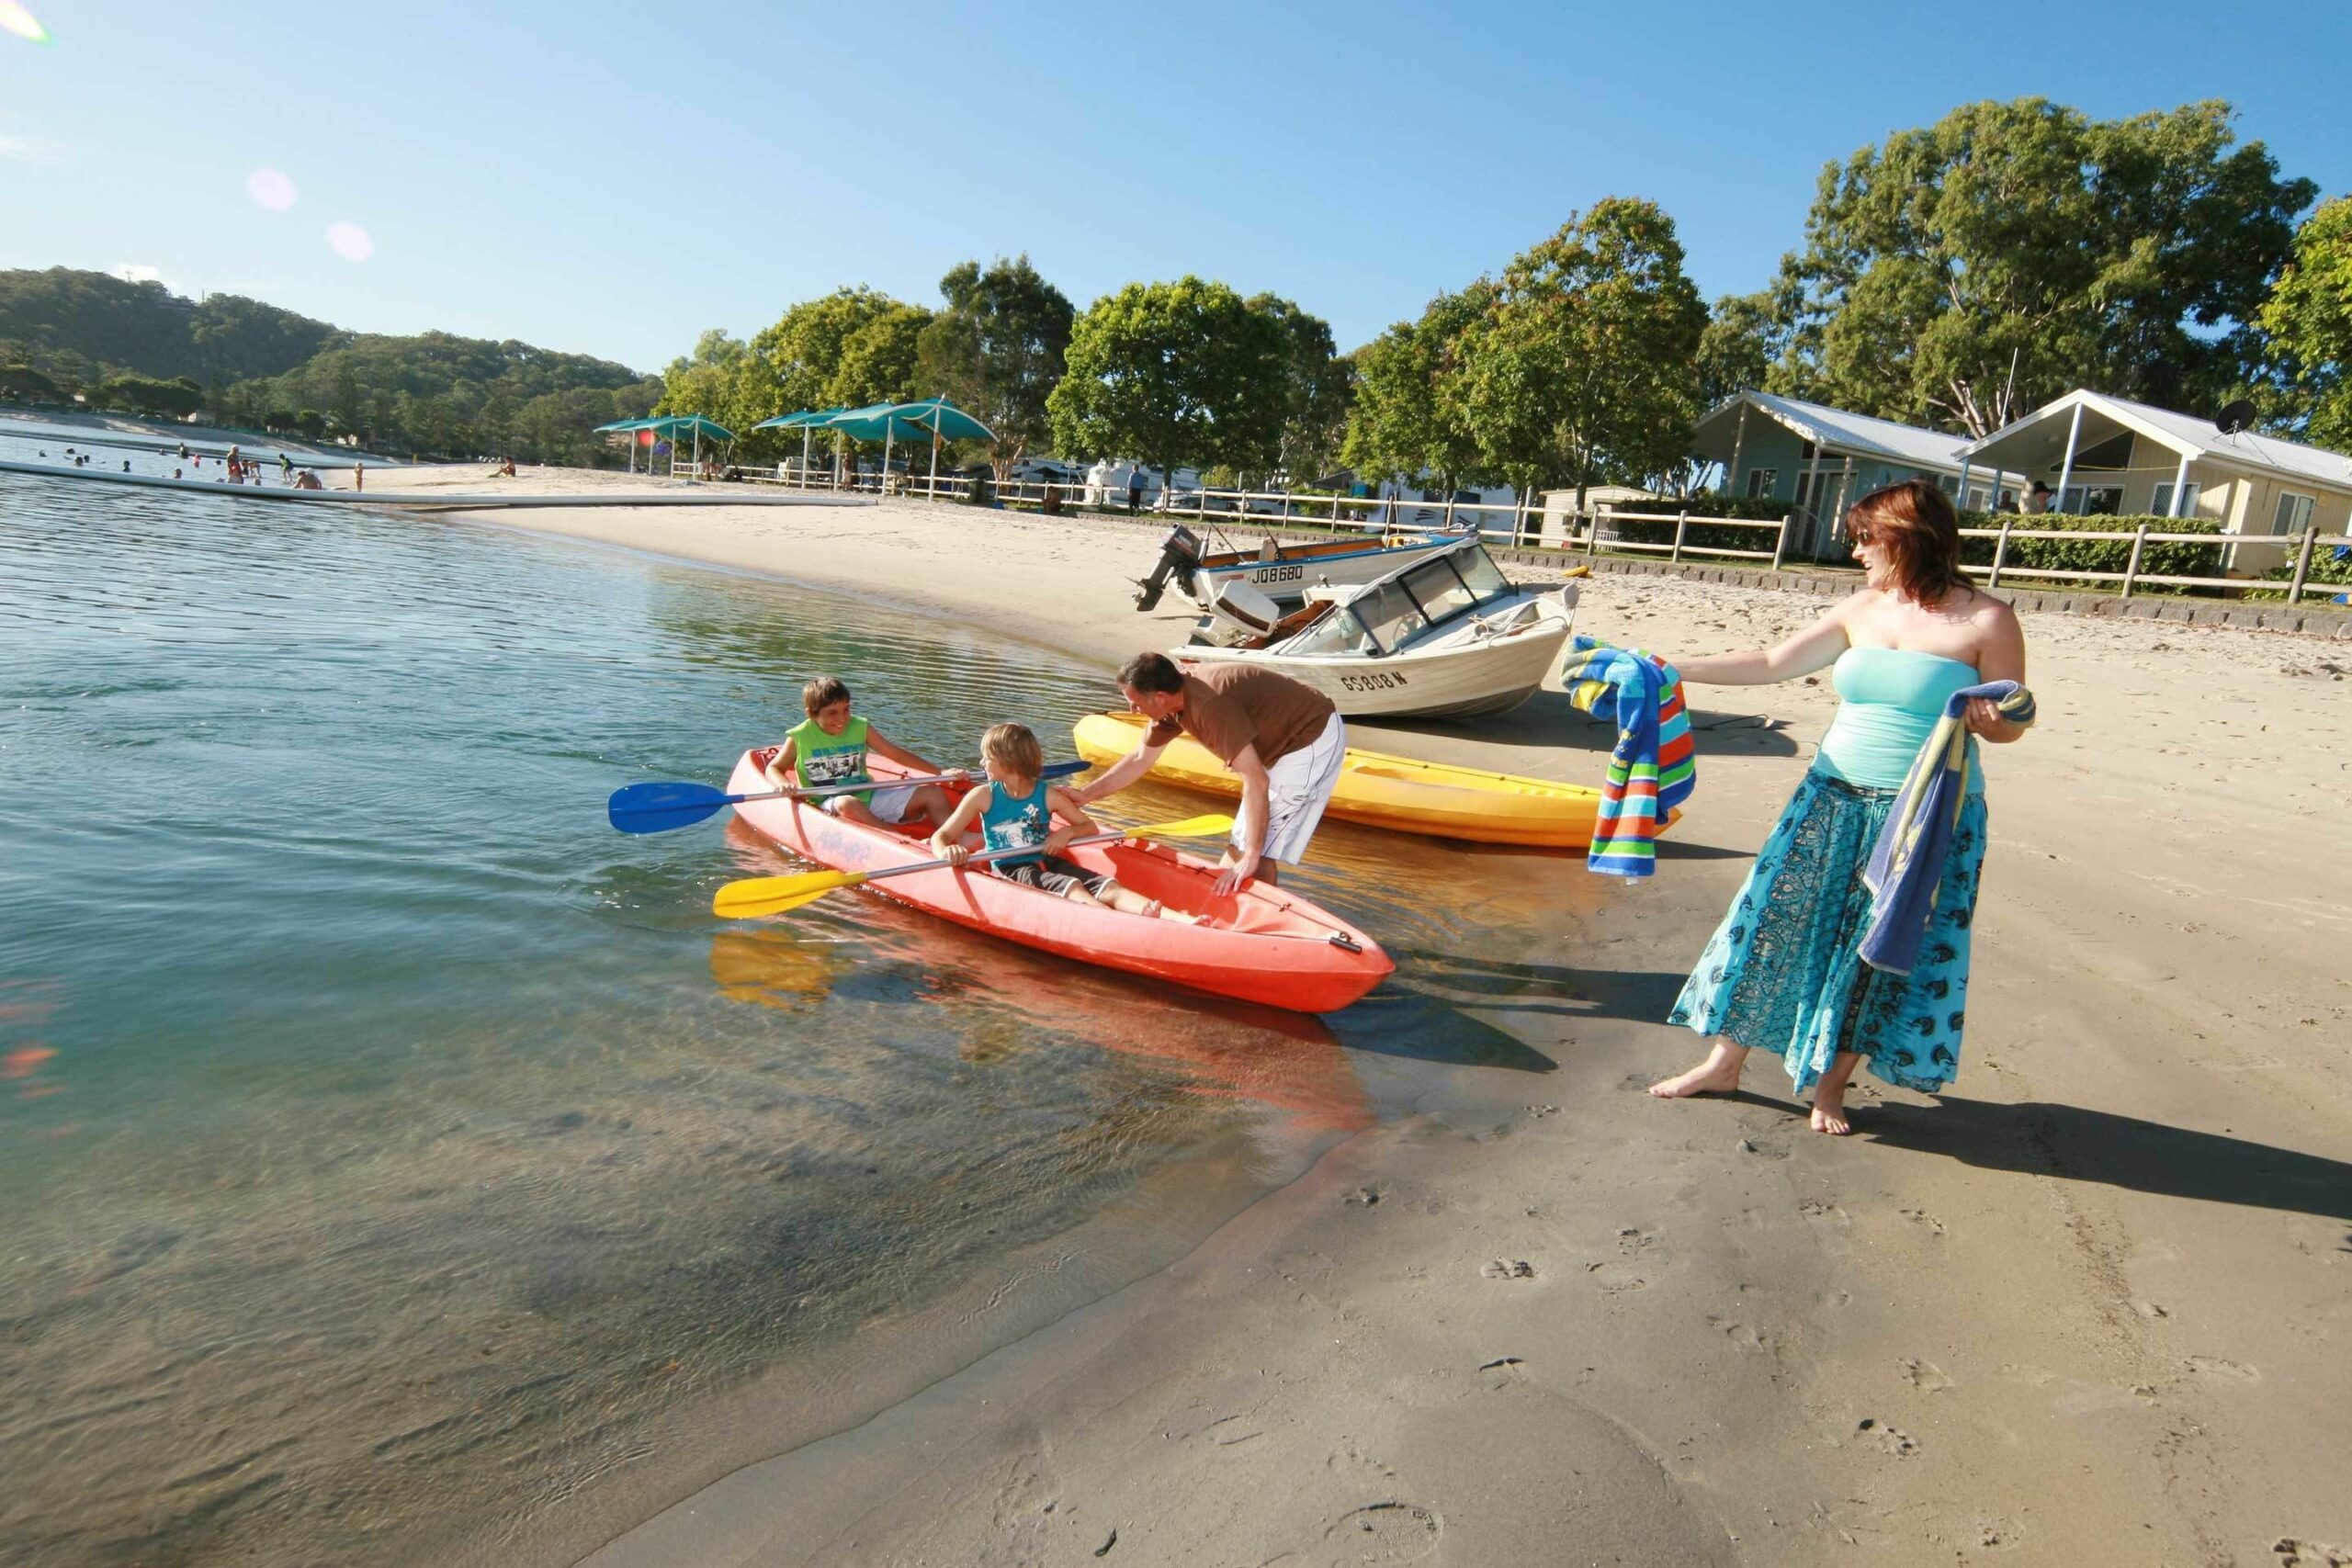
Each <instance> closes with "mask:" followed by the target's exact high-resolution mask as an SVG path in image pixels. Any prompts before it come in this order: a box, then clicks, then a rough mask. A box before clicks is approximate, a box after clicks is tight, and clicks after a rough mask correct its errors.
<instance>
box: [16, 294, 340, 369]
mask: <svg viewBox="0 0 2352 1568" xmlns="http://www.w3.org/2000/svg"><path fill="white" fill-rule="evenodd" d="M348 336H350V334H349V333H345V332H342V331H340V330H339V329H337V328H335V327H334V326H332V325H330V324H329V323H327V322H325V321H312V320H311V318H310V317H308V316H299V315H296V314H295V313H294V312H293V311H291V310H279V309H278V308H277V306H275V305H265V304H263V303H262V302H261V301H260V300H258V299H245V298H244V297H243V296H242V295H237V294H215V295H212V296H210V297H209V298H208V299H202V300H197V299H187V298H186V297H185V296H182V295H178V294H175V293H173V292H172V291H171V290H170V289H168V288H164V286H163V285H162V284H160V283H126V282H124V281H123V280H122V279H121V278H119V277H116V276H112V275H111V274H108V273H103V272H77V271H74V269H72V268H70V267H62V266H53V267H51V268H50V269H49V270H48V271H46V272H33V271H29V270H26V271H15V272H0V362H5V363H8V364H17V365H30V366H32V367H34V368H36V369H40V370H44V371H46V372H48V374H49V375H50V376H51V378H52V379H56V380H59V381H61V382H63V381H68V380H70V381H74V382H81V381H85V380H94V379H96V378H100V377H102V376H104V375H105V374H106V373H107V372H109V371H123V370H129V371H135V372H137V373H138V374H140V375H142V376H152V377H155V378H159V379H162V380H170V379H172V378H175V377H179V376H185V377H187V378H189V379H190V380H192V381H197V382H199V383H201V384H202V385H204V386H206V387H212V388H220V387H226V386H229V385H231V384H232V383H234V382H237V381H243V380H249V379H251V378H254V377H256V376H277V375H280V374H282V373H283V372H285V371H288V370H291V369H293V368H294V367H296V366H298V365H300V364H301V363H302V362H303V361H304V360H306V359H308V358H310V357H311V355H314V354H316V353H318V352H319V351H320V350H321V349H322V348H325V347H326V346H327V345H328V344H333V343H335V342H338V341H341V340H342V339H345V338H346V337H348Z"/></svg>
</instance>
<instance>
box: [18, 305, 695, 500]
mask: <svg viewBox="0 0 2352 1568" xmlns="http://www.w3.org/2000/svg"><path fill="white" fill-rule="evenodd" d="M661 395H662V383H661V381H660V380H659V379H658V378H646V377H641V376H639V374H638V373H637V372H636V371H634V370H631V369H630V368H629V367H627V366H625V365H616V364H615V363H614V362H612V361H611V360H608V359H597V358H594V357H592V356H590V355H582V354H559V353H556V352H555V351H553V350H551V349H544V348H538V347H536V346H534V345H532V344H527V343H520V342H516V341H515V340H513V339H508V340H506V341H503V342H492V341H491V340H489V339H487V338H466V337H455V336H452V335H451V334H449V333H417V334H415V335H414V336H408V337H395V336H388V335H384V334H380V333H353V332H347V331H345V329H343V328H341V327H337V326H334V325H333V324H332V323H330V322H326V321H313V320H311V318H310V317H308V316H301V315H297V314H295V313H294V312H293V311H291V310H280V309H278V308H277V306H275V305H266V304H264V303H262V302H261V301H260V300H258V299H243V298H242V297H240V296H237V295H231V294H215V295H212V296H210V297H209V298H207V299H202V300H197V299H187V298H185V297H183V296H181V295H177V294H174V293H173V292H171V290H169V289H168V288H164V286H163V285H162V284H160V283H127V282H125V281H123V280H122V279H121V278H119V277H115V276H110V275H109V274H107V273H102V272H78V271H74V270H73V269H71V268H67V267H51V268H50V269H49V270H48V271H46V272H33V271H15V272H9V271H0V400H8V399H14V400H19V401H25V402H34V403H46V404H52V405H56V404H62V405H69V406H71V405H75V404H78V405H80V406H84V407H88V408H104V409H111V410H118V411H120V412H130V413H153V414H159V415H164V416H186V415H188V414H193V413H196V412H198V411H199V410H200V411H201V412H204V413H205V414H206V415H208V416H209V417H210V418H212V419H213V420H215V421H217V422H219V423H223V424H227V425H230V426H232V427H243V428H248V429H283V430H289V431H292V430H299V431H300V432H301V433H302V434H307V435H310V436H312V437H319V436H327V437H335V436H342V435H352V436H356V437H357V438H358V439H360V440H361V441H363V442H365V443H367V444H368V445H370V446H377V447H381V448H387V449H390V450H395V451H400V450H408V451H415V452H419V453H423V454H426V455H433V456H448V457H457V456H470V455H474V454H479V453H504V452H511V453H512V454H514V455H515V456H516V457H524V458H526V459H529V458H541V459H546V460H549V461H571V462H583V461H592V460H594V457H595V455H596V453H597V452H598V450H599V447H598V446H597V444H596V443H595V442H594V440H592V439H591V438H590V436H589V434H588V433H589V432H590V431H591V430H592V429H593V428H594V426H596V425H598V424H601V423H605V422H606V421H608V420H613V419H618V418H629V417H634V416H636V415H639V414H643V413H645V412H649V411H650V409H651V408H652V406H653V402H654V400H655V399H657V398H659V397H660V396H661Z"/></svg>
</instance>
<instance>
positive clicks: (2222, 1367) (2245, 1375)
mask: <svg viewBox="0 0 2352 1568" xmlns="http://www.w3.org/2000/svg"><path fill="white" fill-rule="evenodd" d="M2181 1365H2183V1366H2185V1367H2187V1368H2188V1370H2189V1371H2192V1372H2195V1373H2197V1374H2198V1375H2199V1377H2208V1378H2211V1379H2212V1380H2213V1381H2214V1382H2233V1383H2250V1382H2261V1381H2262V1374H2261V1373H2260V1372H2259V1371H2256V1370H2255V1369H2254V1368H2252V1367H2249V1366H2247V1365H2246V1364H2245V1362H2244V1361H2232V1360H2225V1359H2222V1357H2220V1356H2190V1357H2188V1358H2186V1359H2183V1360H2182V1362H2181Z"/></svg>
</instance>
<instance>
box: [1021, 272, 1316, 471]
mask: <svg viewBox="0 0 2352 1568" xmlns="http://www.w3.org/2000/svg"><path fill="white" fill-rule="evenodd" d="M1291 363H1292V361H1291V342H1290V340H1289V338H1288V337H1287V336H1286V335H1285V334H1284V333H1283V330H1282V328H1281V327H1280V326H1279V325H1277V324H1276V322H1275V321H1274V320H1273V318H1272V316H1270V315H1268V314H1266V313H1265V312H1263V311H1260V310H1251V309H1250V305H1249V303H1248V302H1247V301H1246V300H1244V299H1242V298H1241V296H1240V295H1238V294H1237V293H1235V292H1234V291H1233V290H1232V289H1231V288H1227V286H1226V285H1224V284H1222V283H1206V282H1203V281H1202V280H1201V279H1200V278H1197V277H1193V276H1184V277H1181V278H1179V279H1177V280H1176V281H1175V282H1173V283H1130V284H1128V285H1127V286H1126V287H1125V288H1122V289H1120V290H1119V292H1117V293H1116V294H1108V295H1105V296H1103V298H1102V299H1097V300H1096V301H1094V303H1093V305H1092V306H1091V307H1090V308H1089V309H1088V310H1087V312H1086V313H1085V314H1084V315H1082V316H1080V317H1079V318H1078V321H1077V322H1076V323H1075V324H1074V325H1073V327H1072V328H1071V330H1070V339H1069V357H1068V372H1067V374H1065V375H1064V376H1063V378H1062V380H1061V384H1060V385H1059V386H1057V387H1056V388H1055V389H1054V390H1053V393H1052V395H1051V396H1049V397H1048V398H1047V399H1046V412H1047V414H1048V416H1049V418H1050V420H1051V422H1052V425H1053V434H1054V440H1055V442H1056V444H1057V445H1058V446H1060V447H1061V449H1062V450H1063V451H1064V452H1065V453H1068V454H1069V455H1071V456H1074V457H1139V458H1142V459H1144V460H1145V461H1147V462H1148V463H1151V464H1153V465H1155V466H1157V467H1158V468H1159V469H1160V470H1161V471H1162V472H1163V473H1169V474H1172V473H1173V471H1174V470H1175V468H1177V466H1178V465H1180V464H1187V463H1189V464H1197V465H1199V466H1201V467H1203V468H1207V467H1209V466H1212V465H1222V466H1224V467H1226V468H1234V469H1237V470H1238V471H1240V472H1243V473H1264V472H1265V471H1266V470H1268V469H1269V468H1272V467H1273V465H1274V463H1275V461H1276V458H1277V457H1278V456H1279V454H1280V452H1281V449H1282V435H1283V421H1284V419H1285V417H1286V416H1287V414H1288V412H1289V409H1290V388H1291V380H1290V373H1291Z"/></svg>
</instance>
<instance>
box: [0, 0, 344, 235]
mask: <svg viewBox="0 0 2352 1568" xmlns="http://www.w3.org/2000/svg"><path fill="white" fill-rule="evenodd" d="M0 4H6V0H0ZM245 194H246V195H247V196H249V197H253V201H254V206H255V207H259V208H263V209H267V210H268V211H271V212H283V211H285V210H286V209H288V208H289V207H292V206H293V205H294V202H295V198H296V197H297V196H298V195H299V194H300V193H299V192H297V191H296V190H295V188H294V182H293V181H292V180H289V179H288V178H287V177H286V176H285V175H281V174H279V173H278V172H277V170H276V169H255V170H254V172H253V173H252V174H250V175H246V176H245Z"/></svg>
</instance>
